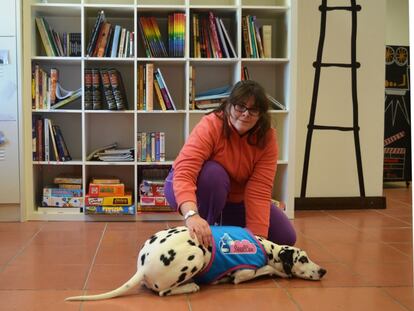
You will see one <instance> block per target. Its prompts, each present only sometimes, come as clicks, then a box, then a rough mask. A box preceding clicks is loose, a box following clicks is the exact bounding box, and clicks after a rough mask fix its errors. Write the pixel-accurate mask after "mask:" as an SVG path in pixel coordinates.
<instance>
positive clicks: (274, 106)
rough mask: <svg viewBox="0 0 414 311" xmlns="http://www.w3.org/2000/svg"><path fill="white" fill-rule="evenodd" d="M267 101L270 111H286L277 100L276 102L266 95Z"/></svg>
mask: <svg viewBox="0 0 414 311" xmlns="http://www.w3.org/2000/svg"><path fill="white" fill-rule="evenodd" d="M266 96H267V99H268V100H269V102H270V106H271V108H272V109H276V110H287V109H286V106H285V105H283V104H282V103H280V102H279V101H278V100H276V99H275V98H274V97H272V96H270V95H269V94H266Z"/></svg>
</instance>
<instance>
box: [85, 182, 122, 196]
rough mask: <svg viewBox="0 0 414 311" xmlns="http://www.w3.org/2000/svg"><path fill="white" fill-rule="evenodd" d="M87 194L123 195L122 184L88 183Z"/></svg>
mask: <svg viewBox="0 0 414 311" xmlns="http://www.w3.org/2000/svg"><path fill="white" fill-rule="evenodd" d="M88 195H90V196H94V197H114V196H123V195H125V185H124V184H122V183H121V184H94V183H90V184H89V193H88Z"/></svg>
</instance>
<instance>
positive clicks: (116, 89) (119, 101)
mask: <svg viewBox="0 0 414 311" xmlns="http://www.w3.org/2000/svg"><path fill="white" fill-rule="evenodd" d="M108 74H109V81H110V82H111V87H112V92H113V94H114V98H115V102H116V108H117V109H118V110H125V109H127V108H128V101H127V97H126V92H125V87H124V83H123V81H122V76H121V74H120V73H119V71H118V70H116V69H114V68H110V69H108Z"/></svg>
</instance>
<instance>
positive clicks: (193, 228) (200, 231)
mask: <svg viewBox="0 0 414 311" xmlns="http://www.w3.org/2000/svg"><path fill="white" fill-rule="evenodd" d="M185 225H186V226H187V228H188V230H189V231H190V236H191V238H192V239H194V237H195V236H196V237H197V239H198V242H200V243H201V244H203V246H204V247H206V248H207V247H209V246H211V245H212V242H213V238H212V235H211V229H210V225H209V224H208V222H207V221H206V220H204V219H203V218H201V216H200V215H198V214H196V215H194V216H191V217H189V218H187V220H186V221H185Z"/></svg>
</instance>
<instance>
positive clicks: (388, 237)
mask: <svg viewBox="0 0 414 311" xmlns="http://www.w3.org/2000/svg"><path fill="white" fill-rule="evenodd" d="M412 230H413V229H412V228H411V227H405V226H404V227H399V228H362V229H361V231H362V234H363V235H364V236H369V237H372V238H374V239H375V240H376V241H379V242H402V243H404V242H409V241H411V240H412V237H413V231H412Z"/></svg>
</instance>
